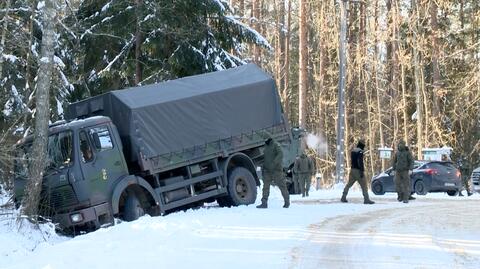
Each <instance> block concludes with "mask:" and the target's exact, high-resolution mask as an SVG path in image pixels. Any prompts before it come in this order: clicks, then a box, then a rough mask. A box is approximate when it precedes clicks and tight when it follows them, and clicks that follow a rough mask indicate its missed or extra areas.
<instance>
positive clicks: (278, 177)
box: [257, 135, 290, 208]
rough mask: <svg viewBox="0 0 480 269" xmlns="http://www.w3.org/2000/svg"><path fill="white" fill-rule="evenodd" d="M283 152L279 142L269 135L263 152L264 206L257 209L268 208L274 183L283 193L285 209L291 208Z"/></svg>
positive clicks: (261, 205)
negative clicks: (284, 171) (271, 186)
mask: <svg viewBox="0 0 480 269" xmlns="http://www.w3.org/2000/svg"><path fill="white" fill-rule="evenodd" d="M282 160H283V152H282V148H281V147H280V145H279V144H278V143H277V141H275V140H273V138H272V137H271V136H270V135H267V139H266V140H265V149H264V151H263V167H262V178H263V193H262V204H260V205H258V206H257V208H267V207H268V204H267V202H268V196H269V195H270V185H271V184H272V182H274V183H275V185H277V186H278V187H279V188H280V191H281V192H282V196H283V201H284V205H283V207H284V208H288V207H289V206H290V197H289V194H288V190H287V183H286V181H285V176H284V173H283V167H282Z"/></svg>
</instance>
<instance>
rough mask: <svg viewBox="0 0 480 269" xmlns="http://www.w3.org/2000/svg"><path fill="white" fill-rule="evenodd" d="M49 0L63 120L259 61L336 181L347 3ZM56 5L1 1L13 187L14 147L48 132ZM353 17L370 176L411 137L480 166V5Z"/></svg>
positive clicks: (325, 175) (350, 72) (382, 8)
mask: <svg viewBox="0 0 480 269" xmlns="http://www.w3.org/2000/svg"><path fill="white" fill-rule="evenodd" d="M48 2H53V3H54V4H55V5H54V8H55V11H56V16H55V18H54V20H55V33H56V34H55V35H54V38H55V42H54V44H55V45H54V46H55V48H54V50H55V52H54V53H55V54H54V55H55V56H54V67H53V72H52V76H51V82H52V87H51V90H50V96H49V100H50V107H49V111H50V121H51V122H54V121H56V120H59V119H61V118H62V114H63V109H64V108H65V106H66V104H68V103H69V102H74V101H76V100H80V99H83V98H87V97H89V96H94V95H97V94H101V93H104V92H107V91H110V90H116V89H122V88H127V87H132V86H136V85H145V84H150V83H155V82H160V81H164V80H168V79H174V78H178V77H183V76H188V75H194V74H200V73H205V72H211V71H216V70H222V69H226V68H231V67H234V66H237V65H241V64H244V63H247V62H254V63H256V64H258V65H259V66H261V67H262V68H263V69H264V70H266V71H267V72H269V73H270V74H272V76H273V77H274V78H275V79H276V82H277V88H278V91H279V94H280V96H281V98H282V101H283V104H284V107H285V113H286V115H287V117H288V119H289V121H290V122H291V124H292V125H293V126H301V127H304V128H306V130H307V131H308V132H309V133H311V134H313V135H315V138H317V139H318V140H319V141H320V142H319V145H317V146H316V147H315V150H316V152H315V153H316V154H315V156H316V163H317V169H318V172H320V173H321V174H322V182H321V184H322V185H323V186H331V185H332V184H333V183H334V173H335V154H336V144H335V143H336V128H337V122H336V121H337V113H338V107H337V105H338V99H337V97H338V80H339V70H340V68H339V29H340V10H341V9H340V6H341V5H340V3H341V2H340V1H338V0H310V1H306V0H290V1H288V0H231V1H224V0H198V1H196V0H176V1H174V0H83V1H82V0H61V1H60V0H53V1H52V0H49V1H48ZM44 5H45V2H44V1H38V0H2V1H1V2H0V110H1V113H0V148H1V156H0V160H1V164H2V165H1V168H0V169H1V173H2V175H1V176H0V178H1V179H3V180H5V179H9V178H11V176H9V173H10V172H9V171H11V169H10V167H9V166H10V165H11V162H10V160H11V159H12V158H11V149H12V145H13V144H14V143H15V142H16V141H17V140H18V139H19V138H21V137H23V136H25V135H26V134H29V133H31V132H32V129H33V126H34V121H33V119H34V117H35V111H36V107H35V105H36V102H35V89H36V83H37V82H38V73H37V70H38V69H39V67H40V66H41V65H42V64H43V62H44V61H43V59H42V58H41V56H40V55H41V54H40V47H41V46H40V44H41V41H42V37H43V33H44V27H43V24H44V22H43V21H42V20H41V17H42V15H43V12H45V11H44V10H45V9H44V8H43V7H44ZM347 11H348V12H347V73H346V74H347V76H346V88H345V91H346V92H345V94H346V100H345V107H346V111H345V141H344V142H345V148H346V149H351V148H352V146H353V145H354V143H355V142H356V140H357V139H359V138H360V137H361V138H364V139H365V140H366V142H367V150H368V152H367V154H366V158H365V160H366V168H367V170H368V172H367V178H370V177H371V176H372V175H373V174H375V173H378V172H379V171H380V170H382V169H384V168H386V167H388V165H389V164H388V162H386V161H382V160H381V159H380V158H379V154H378V151H377V149H378V148H379V147H391V148H395V145H396V144H397V143H398V141H399V140H401V139H403V140H406V141H407V143H408V145H409V146H410V147H411V148H412V150H413V151H414V154H415V156H416V157H417V159H420V158H421V156H420V149H422V148H425V147H441V146H450V147H452V148H453V155H452V158H453V159H454V160H456V159H458V158H460V157H465V158H467V159H468V160H469V162H470V163H471V165H472V167H475V166H478V165H480V1H478V0H364V1H348V4H347ZM346 152H347V153H348V150H347V151H346ZM346 161H347V167H349V158H348V156H346ZM7 181H8V180H7ZM6 183H7V185H11V182H9V181H8V182H6Z"/></svg>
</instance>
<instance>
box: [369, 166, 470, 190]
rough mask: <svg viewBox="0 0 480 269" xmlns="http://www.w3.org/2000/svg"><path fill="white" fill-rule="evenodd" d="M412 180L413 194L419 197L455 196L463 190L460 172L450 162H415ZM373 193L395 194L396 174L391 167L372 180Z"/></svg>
mask: <svg viewBox="0 0 480 269" xmlns="http://www.w3.org/2000/svg"><path fill="white" fill-rule="evenodd" d="M410 179H411V184H412V185H411V190H412V193H416V194H418V195H425V194H427V193H429V192H446V193H447V194H448V195H450V196H454V195H457V194H458V192H459V191H460V190H461V189H462V181H461V177H460V171H459V170H458V169H457V168H456V167H455V165H454V164H453V163H452V162H448V161H447V162H442V161H415V165H414V169H413V173H412V174H411V176H410ZM372 191H373V193H374V194H376V195H383V194H385V193H386V192H395V183H394V173H393V171H392V168H391V167H390V168H389V169H387V170H386V171H385V172H382V173H380V174H379V175H376V176H374V177H373V178H372Z"/></svg>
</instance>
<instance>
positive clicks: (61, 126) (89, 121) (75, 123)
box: [16, 116, 110, 145]
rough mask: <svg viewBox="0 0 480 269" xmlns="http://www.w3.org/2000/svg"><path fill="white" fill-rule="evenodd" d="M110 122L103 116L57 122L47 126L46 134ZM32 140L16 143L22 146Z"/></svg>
mask: <svg viewBox="0 0 480 269" xmlns="http://www.w3.org/2000/svg"><path fill="white" fill-rule="evenodd" d="M106 122H110V119H109V118H108V117H105V116H94V117H89V118H86V119H75V120H70V121H65V120H62V121H57V122H54V123H52V124H50V125H49V127H48V134H49V135H50V134H55V133H58V132H61V131H64V130H73V129H76V128H83V127H85V126H89V125H96V124H101V123H106ZM32 140H33V135H28V136H26V137H24V138H22V139H20V140H19V141H17V143H16V144H17V145H19V144H23V143H25V142H30V141H32Z"/></svg>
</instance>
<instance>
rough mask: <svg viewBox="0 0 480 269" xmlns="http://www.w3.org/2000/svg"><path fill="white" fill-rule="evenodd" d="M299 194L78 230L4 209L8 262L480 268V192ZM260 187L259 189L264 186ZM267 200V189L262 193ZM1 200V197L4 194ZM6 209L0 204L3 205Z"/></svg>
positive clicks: (39, 268)
mask: <svg viewBox="0 0 480 269" xmlns="http://www.w3.org/2000/svg"><path fill="white" fill-rule="evenodd" d="M310 194H311V196H310V197H309V198H301V197H299V196H292V205H291V207H290V208H289V209H284V208H282V205H283V199H282V196H281V195H280V192H279V191H278V189H276V188H275V189H272V193H271V197H270V199H269V208H268V209H264V210H260V209H257V208H255V206H254V205H251V206H240V207H233V208H220V207H218V206H217V205H216V204H209V205H205V207H204V208H201V209H198V210H187V211H185V212H183V211H180V212H176V213H172V214H169V215H167V216H158V217H149V216H145V217H142V218H141V219H139V220H137V221H134V222H128V223H127V222H124V223H120V224H118V225H115V226H113V227H108V228H104V229H100V230H98V231H96V232H93V233H89V234H86V235H82V236H77V237H75V238H69V237H63V236H59V235H57V234H55V233H54V230H53V228H52V227H50V226H48V225H41V226H40V227H41V228H42V231H38V230H36V229H33V228H32V227H31V225H28V224H24V226H23V227H22V228H20V229H18V225H17V224H16V221H15V219H12V217H9V216H8V215H2V214H0V268H1V269H67V268H68V269H84V268H89V269H97V268H98V269H103V268H115V269H131V268H180V269H182V268H185V269H187V268H196V269H203V268H205V269H211V268H228V269H237V268H238V269H240V268H242V269H243V268H262V269H283V268H295V269H296V268H299V269H303V268H307V269H308V268H320V269H323V268H327V269H329V268H368V269H370V268H402V269H403V268H405V267H408V268H435V269H438V268H472V269H476V268H478V264H480V221H478V220H479V215H480V195H474V196H471V197H449V196H448V195H446V194H443V193H439V194H429V195H426V196H420V197H418V198H417V200H415V201H414V202H412V203H410V204H403V203H398V202H397V201H396V199H395V198H396V194H386V195H384V196H374V197H372V198H373V199H374V200H375V201H376V202H377V203H376V204H374V205H364V204H363V203H362V198H361V192H359V191H352V192H351V193H349V197H348V198H349V201H350V202H349V203H348V204H344V203H340V201H339V197H340V196H341V189H335V190H323V191H312V192H311V193H310ZM259 195H260V194H259ZM258 200H260V197H258ZM0 202H1V197H0ZM0 213H1V212H0Z"/></svg>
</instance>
